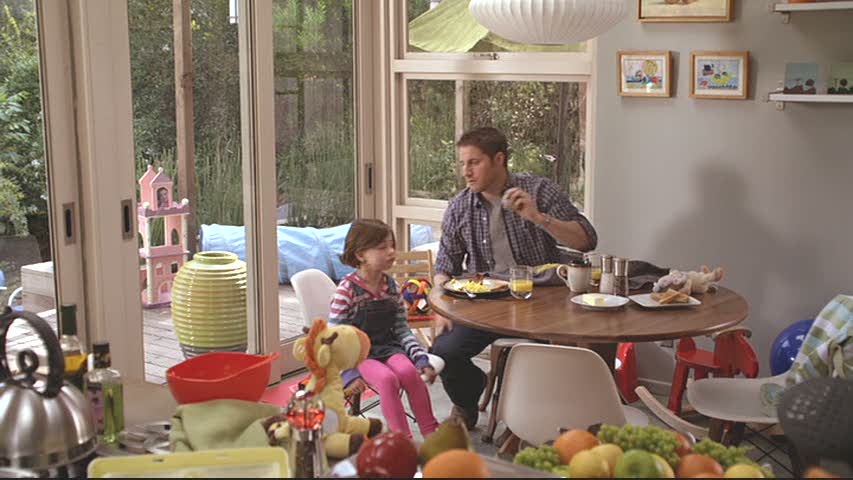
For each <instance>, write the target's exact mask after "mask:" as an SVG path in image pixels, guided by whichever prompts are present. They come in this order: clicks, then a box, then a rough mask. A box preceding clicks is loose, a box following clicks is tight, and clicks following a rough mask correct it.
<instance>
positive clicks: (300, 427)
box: [286, 390, 329, 478]
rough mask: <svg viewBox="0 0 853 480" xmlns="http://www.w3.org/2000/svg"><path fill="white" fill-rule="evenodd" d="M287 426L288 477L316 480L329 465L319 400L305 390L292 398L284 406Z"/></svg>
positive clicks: (324, 413) (322, 409)
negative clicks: (288, 427)
mask: <svg viewBox="0 0 853 480" xmlns="http://www.w3.org/2000/svg"><path fill="white" fill-rule="evenodd" d="M286 415H287V422H288V423H289V424H290V432H291V439H290V452H289V453H290V455H289V457H290V467H291V468H290V473H291V475H292V476H293V478H317V477H320V476H321V475H323V474H325V473H326V471H327V470H328V467H329V464H328V459H327V458H326V450H325V448H324V447H323V419H324V418H325V417H326V409H325V406H324V405H323V401H322V400H320V397H318V396H317V395H315V394H314V392H309V391H306V390H299V391H297V392H296V393H294V394H293V397H291V399H290V402H289V403H288V404H287V413H286Z"/></svg>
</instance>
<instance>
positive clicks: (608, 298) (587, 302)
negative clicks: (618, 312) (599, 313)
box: [572, 293, 628, 310]
mask: <svg viewBox="0 0 853 480" xmlns="http://www.w3.org/2000/svg"><path fill="white" fill-rule="evenodd" d="M572 303H576V304H578V305H580V306H581V307H583V308H587V309H590V310H613V309H616V308H621V307H624V306H625V305H626V304H627V303H628V299H627V298H625V297H620V296H618V295H608V294H606V293H584V294H583V295H576V296H574V297H572Z"/></svg>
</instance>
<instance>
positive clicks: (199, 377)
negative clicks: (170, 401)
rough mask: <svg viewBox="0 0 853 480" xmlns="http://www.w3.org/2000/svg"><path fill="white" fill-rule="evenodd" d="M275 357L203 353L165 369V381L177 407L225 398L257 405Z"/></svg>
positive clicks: (274, 354) (274, 355)
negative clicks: (177, 404)
mask: <svg viewBox="0 0 853 480" xmlns="http://www.w3.org/2000/svg"><path fill="white" fill-rule="evenodd" d="M278 357H279V354H278V353H273V354H272V355H249V354H246V353H238V352H211V353H205V354H203V355H199V356H197V357H193V358H191V359H189V360H185V361H183V362H181V363H179V364H177V365H175V366H174V367H172V368H170V369H168V370H166V381H167V382H168V383H169V390H171V391H172V396H173V397H175V400H177V401H178V403H180V404H184V403H197V402H206V401H208V400H220V399H225V398H230V399H235V400H247V401H250V402H257V401H258V400H260V399H261V395H263V394H264V389H266V387H267V384H268V383H269V378H270V369H271V368H272V366H271V365H270V363H271V362H272V361H273V360H275V359H276V358H278Z"/></svg>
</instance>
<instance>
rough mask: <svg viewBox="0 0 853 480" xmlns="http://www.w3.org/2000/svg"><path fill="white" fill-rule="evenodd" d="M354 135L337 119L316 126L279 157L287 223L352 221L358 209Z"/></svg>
mask: <svg viewBox="0 0 853 480" xmlns="http://www.w3.org/2000/svg"><path fill="white" fill-rule="evenodd" d="M353 146H354V144H353V137H352V135H351V133H350V130H349V129H347V128H346V125H340V124H338V123H337V122H329V123H325V124H319V125H315V127H314V128H312V129H310V130H308V131H307V132H306V134H305V136H304V137H302V138H299V139H295V142H294V143H292V144H290V145H288V146H287V147H286V148H285V149H284V152H283V153H281V154H280V155H279V158H278V191H279V196H280V198H279V204H280V205H287V207H288V222H287V223H288V224H289V225H294V226H324V227H327V226H332V225H340V224H343V223H347V222H350V221H352V219H353V217H354V214H355V211H354V210H355V209H354V208H353V206H354V200H355V169H354V163H353V162H354V158H355V154H354V151H353Z"/></svg>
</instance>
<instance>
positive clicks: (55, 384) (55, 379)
mask: <svg viewBox="0 0 853 480" xmlns="http://www.w3.org/2000/svg"><path fill="white" fill-rule="evenodd" d="M18 318H20V319H21V320H24V321H26V322H27V323H29V324H30V326H31V327H32V328H33V330H35V331H36V333H37V334H38V336H39V337H40V338H41V341H42V343H43V344H44V347H45V349H46V350H47V364H48V373H47V383H46V386H45V388H44V391H41V392H39V393H40V394H41V395H43V396H45V397H48V398H53V397H55V396H57V395H59V391H60V390H61V389H62V375H63V373H65V357H63V356H62V349H61V348H60V346H59V340H57V338H56V334H54V333H53V329H52V328H51V327H50V325H49V324H48V323H47V322H46V321H45V320H44V319H43V318H41V317H39V316H38V315H36V314H34V313H30V312H19V311H15V310H12V309H11V308H9V307H4V308H3V311H2V312H0V381H6V382H8V383H9V384H12V385H19V386H21V387H24V388H33V384H34V383H35V372H36V370H37V369H38V367H39V358H38V355H36V354H35V352H33V351H32V350H30V349H26V350H23V351H21V352H19V353H18V355H17V361H18V368H20V369H21V371H22V372H23V377H20V376H19V377H18V378H15V377H14V376H13V375H12V369H11V368H9V360H8V359H7V358H6V334H7V333H8V332H9V327H10V326H12V322H14V321H15V319H18Z"/></svg>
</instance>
